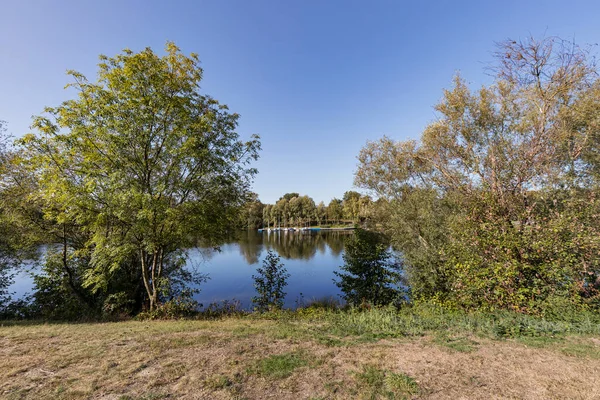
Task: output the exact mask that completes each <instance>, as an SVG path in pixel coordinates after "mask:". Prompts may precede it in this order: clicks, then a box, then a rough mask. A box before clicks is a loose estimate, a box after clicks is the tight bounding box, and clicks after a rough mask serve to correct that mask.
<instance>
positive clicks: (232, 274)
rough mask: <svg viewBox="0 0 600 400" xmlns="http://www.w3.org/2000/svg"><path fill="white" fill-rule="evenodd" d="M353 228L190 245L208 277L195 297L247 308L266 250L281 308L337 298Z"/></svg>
mask: <svg viewBox="0 0 600 400" xmlns="http://www.w3.org/2000/svg"><path fill="white" fill-rule="evenodd" d="M352 234H353V232H352V231H309V232H271V233H267V232H264V233H261V232H257V231H254V230H253V231H243V232H239V233H238V234H237V235H236V237H235V238H234V239H231V240H230V241H228V242H227V243H225V244H224V245H222V246H221V248H220V251H213V250H210V249H201V248H198V249H193V250H191V251H190V252H189V262H188V264H189V265H188V266H189V267H190V268H193V269H194V270H196V271H197V272H199V273H202V274H205V275H208V281H207V282H205V283H202V284H201V285H200V286H199V287H198V289H200V293H198V294H196V295H195V296H194V298H195V299H196V300H197V301H198V302H200V303H201V304H203V305H204V306H208V305H209V304H210V303H214V302H221V301H223V300H233V299H235V300H238V301H240V302H241V305H242V307H243V308H250V307H251V298H252V297H253V296H254V295H255V292H254V281H253V280H252V275H253V274H256V268H257V267H259V266H260V265H261V264H262V260H264V258H265V256H266V254H267V251H268V250H273V251H274V252H276V253H277V254H278V255H279V256H280V257H281V262H282V263H283V264H284V265H285V268H286V269H287V271H288V273H289V274H290V277H289V279H288V285H287V286H286V287H285V292H286V293H287V296H286V298H285V305H284V306H285V307H296V305H297V304H298V302H301V301H304V302H307V301H310V300H311V299H319V298H323V297H335V298H337V299H339V297H338V295H339V294H340V291H339V289H338V287H337V286H335V284H334V283H333V279H334V278H335V275H334V273H333V272H334V271H337V270H338V269H339V266H340V265H342V264H343V260H342V253H343V250H344V238H347V237H348V236H350V235H352ZM9 290H10V291H12V292H15V294H16V296H15V297H17V298H18V297H22V296H23V295H24V294H25V293H26V292H31V290H32V280H31V277H30V275H29V273H28V272H20V273H19V274H18V276H17V277H16V279H15V283H14V284H13V285H12V286H11V287H10V289H9Z"/></svg>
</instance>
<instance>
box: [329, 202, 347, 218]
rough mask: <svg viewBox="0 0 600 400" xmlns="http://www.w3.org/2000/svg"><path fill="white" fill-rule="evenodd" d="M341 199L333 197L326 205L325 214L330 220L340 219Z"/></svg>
mask: <svg viewBox="0 0 600 400" xmlns="http://www.w3.org/2000/svg"><path fill="white" fill-rule="evenodd" d="M342 212H343V211H342V200H340V199H336V198H333V199H331V201H330V202H329V205H328V206H327V216H328V218H329V219H330V220H332V221H336V222H339V221H340V220H341V219H342Z"/></svg>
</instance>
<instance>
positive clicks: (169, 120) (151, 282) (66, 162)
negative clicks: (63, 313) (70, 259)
mask: <svg viewBox="0 0 600 400" xmlns="http://www.w3.org/2000/svg"><path fill="white" fill-rule="evenodd" d="M165 50H166V54H165V55H164V56H162V57H160V56H158V55H157V54H155V53H154V52H153V51H152V50H151V49H150V48H147V49H145V50H143V51H141V52H139V53H134V52H132V51H131V50H124V51H123V53H122V54H119V55H117V56H115V57H106V56H100V60H101V62H100V64H99V65H98V66H99V72H98V80H97V82H95V83H91V82H89V81H88V80H87V79H86V78H85V76H83V75H82V74H80V73H78V72H74V71H70V72H69V74H70V75H71V77H72V78H73V83H71V84H69V85H68V86H69V87H72V88H75V89H76V90H77V92H78V96H77V98H76V99H72V100H67V101H65V102H63V103H62V104H61V105H60V106H58V107H55V108H47V109H46V110H45V111H46V115H45V116H41V117H37V118H35V120H34V123H33V126H34V128H35V129H36V131H37V133H36V134H29V135H27V136H25V137H24V139H23V140H22V144H23V145H24V147H25V150H26V151H27V156H28V157H29V161H30V165H31V168H32V169H34V170H35V171H36V173H37V174H38V176H39V186H40V187H39V191H38V192H37V193H35V196H37V198H39V199H40V200H41V201H42V202H43V203H44V204H45V208H44V214H45V218H46V219H49V220H53V221H56V222H57V223H59V224H60V223H66V224H77V225H78V226H82V227H84V228H85V230H86V231H87V232H89V240H88V241H87V242H86V244H85V247H86V249H87V251H89V259H90V269H89V270H88V271H86V273H85V277H84V278H85V279H84V280H85V282H84V284H85V286H86V287H89V288H91V289H92V290H94V291H99V290H104V289H105V288H106V287H107V284H108V279H109V278H110V276H111V275H112V274H114V273H115V272H117V271H118V270H119V269H120V268H121V267H122V266H123V265H124V264H126V263H127V262H129V261H131V260H133V262H134V263H135V264H137V266H138V270H139V271H141V279H142V282H143V285H144V288H145V291H146V295H147V300H148V305H149V307H150V309H154V308H155V307H156V306H157V304H158V302H159V300H160V299H159V293H161V288H162V287H167V286H168V285H169V282H168V280H169V271H171V272H172V273H173V272H176V271H181V262H180V257H181V256H182V250H183V249H185V248H187V247H188V246H192V245H193V244H194V243H195V242H196V241H197V240H199V239H202V240H205V241H207V242H209V243H213V244H216V243H218V240H219V239H220V238H221V237H223V236H224V235H225V234H226V230H227V228H228V227H229V226H231V224H232V223H233V221H232V218H233V217H234V215H235V211H236V210H237V209H238V208H239V207H240V206H241V204H242V202H243V200H244V199H245V198H246V197H245V196H246V193H247V192H248V188H249V184H250V182H251V179H252V177H253V176H254V174H255V173H256V171H255V170H254V169H253V168H250V167H249V164H250V162H251V161H253V160H255V159H257V157H258V150H259V148H260V143H259V141H258V137H257V136H253V137H252V139H251V140H250V141H248V142H245V143H244V142H242V141H240V140H239V137H238V134H237V133H236V131H235V129H236V127H237V121H238V118H239V116H238V115H237V114H235V113H230V112H229V111H228V109H227V107H226V106H225V105H221V104H219V102H218V101H216V100H214V99H212V98H211V97H210V96H208V95H205V94H202V93H201V92H200V81H201V79H202V72H203V71H202V69H201V68H200V66H199V59H198V56H197V55H196V54H191V55H190V56H186V55H184V54H183V53H182V52H181V51H180V50H179V48H177V47H176V46H175V44H173V43H167V45H166V48H165ZM77 250H78V251H79V249H77Z"/></svg>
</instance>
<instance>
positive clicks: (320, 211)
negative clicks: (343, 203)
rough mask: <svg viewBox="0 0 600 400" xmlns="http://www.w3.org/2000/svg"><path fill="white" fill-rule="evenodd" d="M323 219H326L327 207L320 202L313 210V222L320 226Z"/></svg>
mask: <svg viewBox="0 0 600 400" xmlns="http://www.w3.org/2000/svg"><path fill="white" fill-rule="evenodd" d="M325 218H327V207H326V206H325V203H324V202H322V201H320V202H319V204H318V205H317V208H316V209H315V220H316V221H317V222H318V224H319V225H321V224H322V223H323V221H324V220H325Z"/></svg>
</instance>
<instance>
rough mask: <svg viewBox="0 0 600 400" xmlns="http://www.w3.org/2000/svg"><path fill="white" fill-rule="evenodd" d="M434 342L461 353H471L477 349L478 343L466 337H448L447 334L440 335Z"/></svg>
mask: <svg viewBox="0 0 600 400" xmlns="http://www.w3.org/2000/svg"><path fill="white" fill-rule="evenodd" d="M433 342H434V343H435V344H437V345H440V346H442V347H446V348H448V349H450V350H452V351H458V352H460V353H470V352H472V351H475V350H476V349H477V345H478V344H479V343H477V342H476V341H474V340H472V339H470V338H468V337H465V336H448V335H447V334H446V333H444V332H441V333H438V334H437V335H436V336H435V338H434V340H433Z"/></svg>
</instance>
